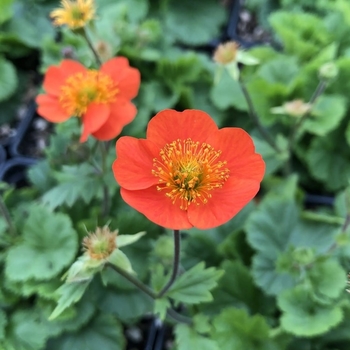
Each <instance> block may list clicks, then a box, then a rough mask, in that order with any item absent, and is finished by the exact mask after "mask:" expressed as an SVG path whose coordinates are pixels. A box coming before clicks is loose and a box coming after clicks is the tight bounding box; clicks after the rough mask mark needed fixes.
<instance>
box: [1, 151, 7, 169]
mask: <svg viewBox="0 0 350 350" xmlns="http://www.w3.org/2000/svg"><path fill="white" fill-rule="evenodd" d="M5 161H6V151H5V149H4V147H2V146H1V145H0V169H1V168H2V167H3V166H4V164H5Z"/></svg>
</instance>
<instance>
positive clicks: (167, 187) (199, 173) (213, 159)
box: [152, 138, 229, 210]
mask: <svg viewBox="0 0 350 350" xmlns="http://www.w3.org/2000/svg"><path fill="white" fill-rule="evenodd" d="M159 155H160V159H157V158H155V159H154V160H153V167H154V169H153V170H152V174H153V175H154V176H156V177H158V178H159V185H158V186H157V189H158V191H163V190H164V191H165V192H166V193H165V195H166V196H167V197H169V198H170V199H171V200H172V202H173V204H175V203H177V202H178V203H179V204H180V209H182V210H187V209H188V206H189V205H190V204H191V203H194V204H196V205H200V204H206V203H207V202H208V199H210V198H211V197H212V194H211V193H210V192H211V191H212V190H214V189H217V188H221V187H222V186H223V185H224V183H225V182H226V181H227V179H228V178H229V169H227V168H226V167H225V166H226V164H227V162H226V161H220V160H219V158H220V156H221V151H220V150H219V151H216V150H215V149H214V148H213V147H212V146H210V145H209V144H207V143H202V144H200V143H199V142H195V141H192V140H191V139H190V138H188V139H186V140H179V139H178V140H176V141H173V142H171V143H170V144H166V145H165V147H164V148H163V149H162V150H161V151H160V154H159Z"/></svg>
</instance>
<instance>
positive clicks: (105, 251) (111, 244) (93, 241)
mask: <svg viewBox="0 0 350 350" xmlns="http://www.w3.org/2000/svg"><path fill="white" fill-rule="evenodd" d="M117 235H118V231H117V230H116V231H113V232H111V230H110V229H109V227H108V226H104V227H102V228H101V227H97V228H96V232H94V233H90V234H89V235H88V236H87V237H85V238H84V240H83V249H84V250H85V251H86V252H87V253H88V255H89V256H90V257H91V258H92V259H95V260H103V259H106V258H108V257H109V256H110V255H111V254H112V252H113V251H114V250H115V249H116V248H117V244H116V238H117Z"/></svg>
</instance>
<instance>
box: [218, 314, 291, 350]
mask: <svg viewBox="0 0 350 350" xmlns="http://www.w3.org/2000/svg"><path fill="white" fill-rule="evenodd" d="M213 326H214V329H213V339H214V340H216V341H217V343H218V345H219V348H220V349H222V350H230V349H237V350H258V349H261V350H277V349H278V350H281V349H284V348H285V347H284V346H283V345H281V344H278V343H276V342H274V341H273V340H270V339H269V326H268V324H267V322H266V320H265V319H264V318H263V317H262V316H259V315H256V316H253V317H250V316H249V315H248V314H247V312H246V311H244V310H240V309H234V308H227V309H225V310H224V311H223V312H221V313H220V315H218V316H217V317H215V319H214V323H213Z"/></svg>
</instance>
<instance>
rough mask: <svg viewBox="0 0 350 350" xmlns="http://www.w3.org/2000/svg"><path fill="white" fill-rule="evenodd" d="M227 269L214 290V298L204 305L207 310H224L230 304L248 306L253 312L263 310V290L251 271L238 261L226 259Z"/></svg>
mask: <svg viewBox="0 0 350 350" xmlns="http://www.w3.org/2000/svg"><path fill="white" fill-rule="evenodd" d="M221 267H222V269H223V270H224V271H225V273H224V275H223V277H222V278H221V279H220V281H219V285H218V288H216V289H215V290H214V292H213V298H214V300H213V301H212V302H211V303H210V304H205V305H203V307H204V310H205V312H208V311H212V313H217V310H222V309H224V308H226V307H228V306H236V307H242V308H248V310H250V311H251V312H261V311H262V309H263V308H264V307H265V306H266V301H265V300H264V296H263V294H262V293H261V291H260V290H259V289H258V288H257V287H256V286H255V284H254V282H253V278H252V276H251V273H250V271H249V270H248V268H247V267H245V266H244V265H243V264H242V263H240V262H238V261H234V262H233V261H224V263H223V264H222V266H221Z"/></svg>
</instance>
